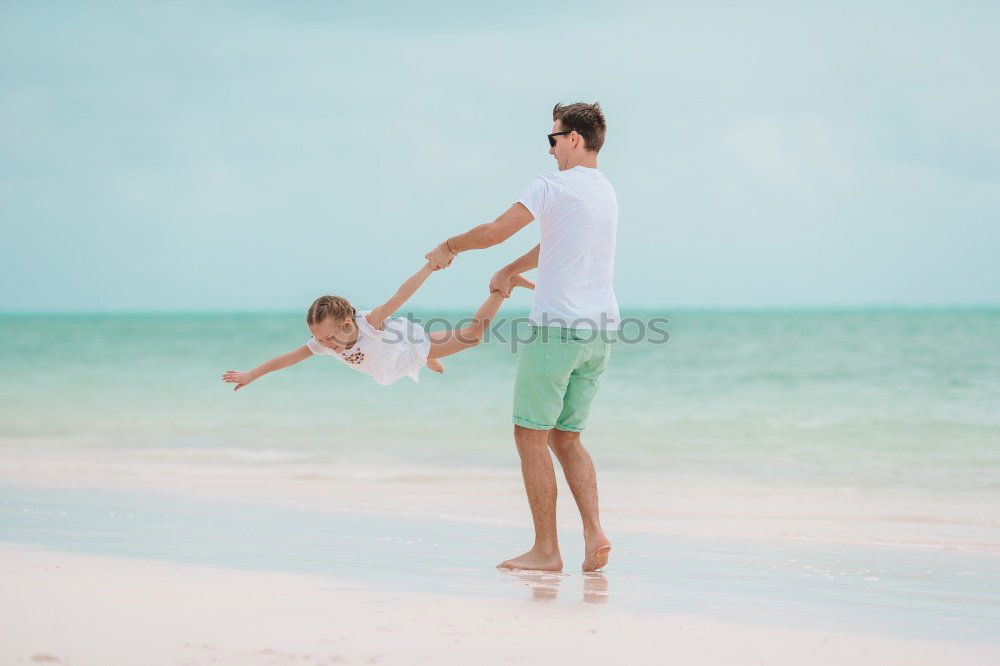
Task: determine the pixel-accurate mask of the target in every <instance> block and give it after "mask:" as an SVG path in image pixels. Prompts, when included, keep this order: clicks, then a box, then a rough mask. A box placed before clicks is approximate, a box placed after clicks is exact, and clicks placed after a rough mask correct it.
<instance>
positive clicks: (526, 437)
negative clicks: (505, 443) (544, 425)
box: [514, 425, 554, 451]
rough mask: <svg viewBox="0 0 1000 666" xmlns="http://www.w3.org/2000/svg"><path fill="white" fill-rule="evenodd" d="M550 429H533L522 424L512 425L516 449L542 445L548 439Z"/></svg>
mask: <svg viewBox="0 0 1000 666" xmlns="http://www.w3.org/2000/svg"><path fill="white" fill-rule="evenodd" d="M550 432H554V431H550V430H534V429H532V428H525V427H524V426H519V425H515V426H514V443H515V444H516V445H517V449H518V451H520V450H523V449H525V448H531V447H544V446H545V443H546V442H547V441H548V439H549V433H550Z"/></svg>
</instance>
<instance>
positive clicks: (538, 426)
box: [511, 416, 555, 430]
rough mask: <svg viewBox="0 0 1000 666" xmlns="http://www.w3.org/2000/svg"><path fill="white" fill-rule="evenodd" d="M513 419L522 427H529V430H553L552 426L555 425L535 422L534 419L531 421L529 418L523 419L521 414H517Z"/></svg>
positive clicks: (515, 423)
mask: <svg viewBox="0 0 1000 666" xmlns="http://www.w3.org/2000/svg"><path fill="white" fill-rule="evenodd" d="M511 420H512V421H513V422H514V425H519V426H521V427H522V428H528V429H529V430H552V428H554V427H555V426H550V425H542V424H541V423H535V422H534V421H529V420H528V419H522V418H521V417H520V416H515V417H513V418H512V419H511Z"/></svg>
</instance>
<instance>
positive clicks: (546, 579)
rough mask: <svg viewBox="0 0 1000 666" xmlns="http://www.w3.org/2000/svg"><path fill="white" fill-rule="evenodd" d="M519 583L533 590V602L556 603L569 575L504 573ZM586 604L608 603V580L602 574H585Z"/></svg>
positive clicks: (549, 572) (584, 592)
mask: <svg viewBox="0 0 1000 666" xmlns="http://www.w3.org/2000/svg"><path fill="white" fill-rule="evenodd" d="M504 573H505V574H507V575H509V576H511V577H512V578H514V579H515V580H516V581H517V582H518V583H520V584H521V585H524V586H526V587H528V588H530V589H531V601H555V600H556V598H557V597H558V596H559V588H560V586H561V585H562V584H563V580H564V579H565V578H569V577H570V576H569V575H568V574H563V573H556V572H552V571H504ZM582 601H583V602H584V603H590V604H603V603H607V601H608V579H607V577H606V576H605V575H604V574H603V573H600V572H593V573H584V574H583V597H582Z"/></svg>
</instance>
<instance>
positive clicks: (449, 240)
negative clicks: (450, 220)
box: [444, 238, 458, 257]
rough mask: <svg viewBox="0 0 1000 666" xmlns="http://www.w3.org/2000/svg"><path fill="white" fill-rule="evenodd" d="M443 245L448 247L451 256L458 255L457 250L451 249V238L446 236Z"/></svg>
mask: <svg viewBox="0 0 1000 666" xmlns="http://www.w3.org/2000/svg"><path fill="white" fill-rule="evenodd" d="M444 246H445V247H446V248H447V249H448V251H449V252H451V254H452V256H454V257H457V256H458V252H455V251H454V250H453V249H451V239H450V238H446V239H445V241H444Z"/></svg>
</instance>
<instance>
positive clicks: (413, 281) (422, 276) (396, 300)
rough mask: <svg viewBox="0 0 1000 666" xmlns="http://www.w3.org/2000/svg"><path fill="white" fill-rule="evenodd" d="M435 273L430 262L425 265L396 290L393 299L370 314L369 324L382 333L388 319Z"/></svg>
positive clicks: (368, 317)
mask: <svg viewBox="0 0 1000 666" xmlns="http://www.w3.org/2000/svg"><path fill="white" fill-rule="evenodd" d="M433 272H434V269H433V268H432V267H431V264H430V262H428V263H426V264H424V266H423V267H422V268H421V269H420V270H419V271H417V272H416V273H414V274H413V275H412V276H411V277H410V278H409V279H408V280H407V281H406V282H404V283H403V284H402V285H400V287H399V289H397V290H396V293H395V294H393V295H392V298H390V299H389V300H388V301H386V302H385V303H383V304H382V305H380V306H378V307H377V308H374V309H373V310H372V311H371V312H369V313H368V316H367V319H368V323H369V324H371V325H372V326H373V327H374V328H376V329H377V330H379V331H381V330H382V325H383V323H384V322H385V319H386V317H389V316H391V315H392V313H393V312H395V311H396V310H398V309H399V308H401V307H403V304H404V303H406V301H408V300H409V298H410V296H413V294H414V293H416V291H417V289H419V288H420V285H422V284H423V283H424V281H425V280H427V278H428V277H429V276H430V274H431V273H433Z"/></svg>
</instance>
